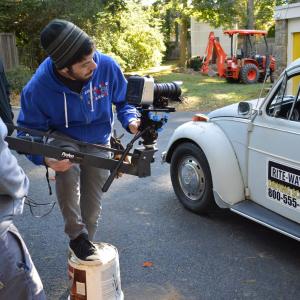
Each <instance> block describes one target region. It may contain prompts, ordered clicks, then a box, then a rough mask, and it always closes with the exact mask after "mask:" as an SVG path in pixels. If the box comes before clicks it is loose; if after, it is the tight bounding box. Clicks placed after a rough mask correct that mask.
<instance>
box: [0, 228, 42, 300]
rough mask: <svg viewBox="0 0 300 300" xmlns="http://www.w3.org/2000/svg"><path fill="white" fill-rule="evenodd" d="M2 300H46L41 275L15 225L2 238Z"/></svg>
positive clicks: (0, 258)
mask: <svg viewBox="0 0 300 300" xmlns="http://www.w3.org/2000/svg"><path fill="white" fill-rule="evenodd" d="M0 299H9V300H44V299H46V296H45V293H44V289H43V285H42V282H41V279H40V277H39V274H38V273H37V270H36V268H35V266H34V264H33V262H32V260H31V257H30V254H29V252H28V250H27V247H26V245H25V243H24V241H23V239H22V237H21V235H20V233H19V231H18V229H17V228H16V227H15V226H14V225H11V226H10V227H9V229H8V231H7V232H5V233H4V234H3V235H2V236H1V237H0Z"/></svg>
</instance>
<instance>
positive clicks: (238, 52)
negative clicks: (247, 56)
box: [236, 48, 244, 59]
mask: <svg viewBox="0 0 300 300" xmlns="http://www.w3.org/2000/svg"><path fill="white" fill-rule="evenodd" d="M236 58H237V59H242V58H244V51H243V49H242V48H238V49H236Z"/></svg>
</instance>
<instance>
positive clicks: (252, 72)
mask: <svg viewBox="0 0 300 300" xmlns="http://www.w3.org/2000/svg"><path fill="white" fill-rule="evenodd" d="M240 77H241V82H243V83H246V84H252V83H257V81H258V78H259V70H258V68H257V66H256V65H255V64H246V65H244V66H243V67H242V68H241V72H240Z"/></svg>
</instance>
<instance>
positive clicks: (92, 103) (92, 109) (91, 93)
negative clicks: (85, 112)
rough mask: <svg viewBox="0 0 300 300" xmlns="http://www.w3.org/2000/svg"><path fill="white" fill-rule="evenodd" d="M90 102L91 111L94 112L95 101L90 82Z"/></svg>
mask: <svg viewBox="0 0 300 300" xmlns="http://www.w3.org/2000/svg"><path fill="white" fill-rule="evenodd" d="M90 100H91V111H94V100H93V86H92V82H90Z"/></svg>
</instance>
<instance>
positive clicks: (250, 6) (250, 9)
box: [246, 0, 254, 29]
mask: <svg viewBox="0 0 300 300" xmlns="http://www.w3.org/2000/svg"><path fill="white" fill-rule="evenodd" d="M246 26H247V29H254V0H248V1H247V25H246Z"/></svg>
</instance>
